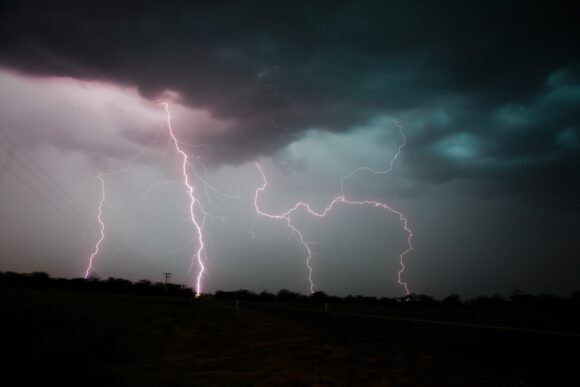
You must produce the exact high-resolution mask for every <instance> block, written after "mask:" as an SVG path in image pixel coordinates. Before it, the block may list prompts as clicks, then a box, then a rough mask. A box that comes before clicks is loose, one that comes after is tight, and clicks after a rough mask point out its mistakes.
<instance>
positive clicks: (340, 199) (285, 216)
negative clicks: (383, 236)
mask: <svg viewBox="0 0 580 387" xmlns="http://www.w3.org/2000/svg"><path fill="white" fill-rule="evenodd" d="M393 122H394V124H395V126H396V127H397V128H398V129H399V133H400V135H401V137H402V139H403V140H402V142H401V144H400V145H399V147H398V148H397V151H396V152H395V154H394V155H393V157H392V158H391V160H390V162H389V167H388V168H387V169H385V170H382V171H379V170H375V169H373V168H370V167H358V168H356V169H354V170H352V171H351V172H349V173H348V174H347V175H345V176H344V177H342V178H341V179H340V187H341V195H339V196H336V197H335V198H333V199H332V200H331V201H330V202H329V204H328V205H327V206H326V207H325V208H324V209H323V210H322V211H316V210H314V209H313V208H312V206H311V205H310V204H308V203H305V202H303V201H299V202H297V203H296V204H295V205H294V206H293V207H291V208H289V209H288V210H286V211H285V212H282V213H280V214H270V213H266V212H264V211H262V210H261V209H260V206H259V205H258V197H259V194H260V193H261V192H263V191H264V190H265V189H266V187H267V185H268V182H267V180H266V176H265V174H264V171H263V169H262V167H261V165H260V164H259V163H257V162H256V163H255V165H256V168H257V169H258V172H259V173H260V175H261V177H262V185H261V186H260V187H258V188H257V189H256V191H255V195H254V207H255V210H256V213H257V214H258V215H261V216H264V217H267V218H270V219H277V220H284V221H285V222H286V224H287V225H288V227H289V228H290V230H291V231H292V232H293V233H294V234H295V235H296V237H297V239H298V241H299V242H300V243H301V244H302V246H303V247H304V249H305V250H306V266H307V267H308V281H309V283H310V293H313V292H314V287H315V286H314V282H313V280H312V275H313V269H312V265H311V261H312V251H311V249H310V246H309V245H308V243H307V242H306V241H305V240H304V236H303V234H302V233H301V232H300V230H299V229H298V228H296V226H294V225H293V224H292V214H293V213H294V212H296V211H298V210H299V209H303V210H305V211H306V212H307V213H308V214H310V215H311V216H314V217H317V218H324V217H326V215H327V214H328V213H329V212H330V211H331V210H332V209H333V208H334V207H335V206H336V205H337V204H346V205H358V206H373V207H375V208H381V209H383V210H386V211H388V212H390V213H392V214H395V215H397V216H398V217H399V221H400V222H401V224H402V228H403V230H404V231H405V233H406V234H407V247H406V249H405V250H404V251H403V252H401V253H400V254H399V265H400V269H399V271H398V273H397V282H398V284H399V285H400V286H401V287H403V289H404V290H405V293H406V295H409V294H410V291H409V286H408V283H407V282H405V281H404V280H403V274H404V272H405V257H406V255H407V254H409V253H410V252H411V251H413V244H412V239H413V237H414V234H413V231H412V229H411V227H410V226H409V222H408V220H407V217H406V216H405V214H404V213H403V212H401V211H399V210H397V209H395V208H393V207H392V206H391V205H389V204H388V203H384V202H380V201H375V200H351V199H348V198H347V197H346V195H345V193H344V183H345V182H346V181H347V180H348V179H349V178H350V177H352V176H353V175H354V174H355V173H358V172H360V171H369V172H371V173H374V174H381V175H386V174H388V173H389V172H391V170H392V169H393V166H394V163H395V161H396V160H397V159H398V158H399V156H400V154H401V151H402V149H403V147H404V146H405V145H406V143H407V137H406V136H405V133H404V130H403V127H402V126H401V125H399V123H398V122H397V121H395V120H393Z"/></svg>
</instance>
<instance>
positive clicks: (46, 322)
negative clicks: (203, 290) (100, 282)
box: [0, 289, 580, 386]
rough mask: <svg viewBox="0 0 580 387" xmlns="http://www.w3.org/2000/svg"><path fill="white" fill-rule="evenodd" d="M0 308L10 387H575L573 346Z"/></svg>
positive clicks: (438, 329) (568, 337) (112, 308)
mask: <svg viewBox="0 0 580 387" xmlns="http://www.w3.org/2000/svg"><path fill="white" fill-rule="evenodd" d="M0 301H1V303H2V330H1V332H2V333H1V335H2V354H3V357H4V359H3V362H2V364H3V374H4V375H5V376H4V380H6V379H8V378H10V380H12V381H13V382H12V384H11V385H23V384H29V383H33V382H36V383H42V384H44V385H47V384H48V383H58V384H60V385H62V384H75V385H79V386H80V385H121V384H122V385H150V386H154V385H264V386H265V385H317V386H335V385H377V386H379V385H380V386H398V385H403V386H423V385H433V386H467V385H469V386H510V385H549V384H552V383H555V384H557V385H565V384H566V381H568V382H569V384H570V385H573V384H574V383H573V381H572V380H571V379H570V378H571V377H572V376H574V373H573V372H572V371H571V370H572V368H570V367H572V365H573V364H574V361H573V356H574V355H564V351H566V350H571V349H572V350H573V349H575V348H578V344H580V337H579V336H577V335H574V334H564V335H555V334H543V333H532V332H527V331H518V330H517V329H516V330H498V329H484V328H477V327H473V326H461V325H446V324H434V323H429V322H421V321H416V319H415V317H416V316H412V317H413V319H415V320H413V319H411V320H408V319H405V317H404V316H397V318H398V319H386V318H384V317H386V316H384V315H383V316H374V317H373V316H363V315H362V314H361V313H358V314H356V313H355V314H347V313H345V312H344V311H334V312H328V313H325V312H324V311H323V310H313V309H311V310H307V309H306V308H297V307H296V306H295V305H294V306H293V307H292V306H291V305H290V306H289V305H283V304H272V303H270V304H268V303H259V302H253V303H246V302H241V303H240V308H239V309H238V310H236V309H235V308H234V307H233V305H232V304H229V303H228V302H223V301H217V300H215V299H211V298H203V299H190V298H184V297H181V298H179V297H161V296H139V295H123V294H113V293H103V292H80V291H70V290H40V289H37V290H23V289H19V290H6V289H3V291H2V293H1V295H0ZM572 353H573V352H572ZM566 361H567V362H568V363H567V364H566ZM556 379H558V380H559V381H556ZM549 381H551V382H552V383H549ZM555 384H552V385H555ZM3 385H6V384H4V383H3ZM9 385H10V384H9Z"/></svg>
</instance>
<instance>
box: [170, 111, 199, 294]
mask: <svg viewBox="0 0 580 387" xmlns="http://www.w3.org/2000/svg"><path fill="white" fill-rule="evenodd" d="M160 104H161V106H163V108H164V109H165V113H166V114H167V130H168V132H169V136H170V140H171V142H172V143H173V146H174V147H175V150H176V152H177V153H178V155H179V156H180V157H181V173H182V175H183V184H184V185H185V191H186V193H187V196H188V197H189V216H190V219H191V223H192V224H193V226H194V228H195V231H196V233H197V250H196V251H195V253H194V255H193V256H192V258H191V266H190V267H192V266H193V265H194V263H197V265H198V267H199V272H198V274H197V278H196V287H195V291H196V296H198V297H199V296H200V295H201V291H202V289H201V280H202V278H203V273H204V272H205V266H204V264H203V261H204V259H205V258H206V255H205V245H204V240H203V239H204V238H203V223H204V221H205V211H204V209H203V206H202V205H201V203H200V201H199V200H198V199H197V198H196V196H195V195H194V192H195V188H194V187H193V185H192V184H191V183H190V179H189V175H188V173H187V167H188V166H189V165H190V163H189V156H188V155H187V153H185V152H184V151H183V150H182V149H181V147H180V142H179V140H177V137H175V133H174V132H173V128H172V126H171V113H170V112H169V104H168V103H167V102H161V103H160ZM196 206H197V208H199V212H201V213H202V219H201V221H200V220H199V219H198V217H197V215H196V211H195V208H196Z"/></svg>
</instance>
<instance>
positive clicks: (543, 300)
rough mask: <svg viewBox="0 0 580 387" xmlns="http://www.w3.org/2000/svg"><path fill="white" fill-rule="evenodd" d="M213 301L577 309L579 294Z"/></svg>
mask: <svg viewBox="0 0 580 387" xmlns="http://www.w3.org/2000/svg"><path fill="white" fill-rule="evenodd" d="M214 297H215V298H218V299H223V300H233V299H237V300H245V301H289V302H328V303H333V304H340V303H348V304H367V305H385V306H395V305H398V306H425V307H429V306H434V307H435V306H441V305H446V306H477V307H483V306H489V307H494V308H496V307H502V306H506V307H513V306H522V307H574V308H578V307H580V291H574V292H572V293H571V294H570V296H569V297H559V296H554V295H550V294H541V295H537V296H535V295H530V294H525V293H524V292H522V291H521V290H519V289H514V290H513V292H512V293H511V295H510V296H509V297H507V298H504V297H501V296H499V295H493V296H483V295H482V296H479V297H476V298H471V299H466V300H462V299H461V297H460V296H459V295H457V294H452V295H450V296H448V297H445V298H443V299H442V300H437V299H435V298H433V297H431V296H428V295H425V294H410V295H408V296H403V297H396V298H389V297H380V298H379V297H369V296H360V295H348V296H346V297H337V296H331V295H328V294H326V293H325V292H322V291H318V292H315V293H313V294H311V295H308V296H307V295H304V294H300V293H296V292H292V291H290V290H286V289H282V290H280V291H278V292H277V293H270V292H268V291H266V290H265V291H262V292H260V293H255V292H252V291H249V290H243V289H242V290H237V291H217V292H215V293H214Z"/></svg>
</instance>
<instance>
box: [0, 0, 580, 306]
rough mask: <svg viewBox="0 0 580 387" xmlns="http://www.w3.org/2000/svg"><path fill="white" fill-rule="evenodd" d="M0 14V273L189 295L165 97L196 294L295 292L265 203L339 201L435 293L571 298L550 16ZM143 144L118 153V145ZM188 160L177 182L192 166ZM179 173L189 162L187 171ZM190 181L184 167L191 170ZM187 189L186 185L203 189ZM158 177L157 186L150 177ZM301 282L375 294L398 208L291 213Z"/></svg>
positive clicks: (555, 40) (566, 19)
mask: <svg viewBox="0 0 580 387" xmlns="http://www.w3.org/2000/svg"><path fill="white" fill-rule="evenodd" d="M165 3H166V2H161V1H160V2H153V1H135V2H116V1H115V2H113V1H111V2H106V1H82V2H78V1H70V2H61V1H56V2H54V1H51V2H48V1H46V2H45V1H39V2H29V1H3V2H2V3H1V4H0V129H1V132H0V270H3V271H9V270H11V271H22V272H31V271H46V272H48V273H50V274H51V275H54V276H63V277H79V276H82V274H83V273H84V270H85V268H86V265H87V259H88V256H89V255H90V253H91V251H92V249H93V248H94V245H95V243H96V241H97V239H98V236H99V235H98V231H99V227H98V222H97V212H96V209H97V206H98V203H99V200H100V193H101V191H100V185H99V180H98V178H97V175H98V173H99V172H103V173H107V172H113V171H118V170H120V169H123V168H125V166H127V165H128V163H129V162H130V160H132V159H133V158H134V156H136V155H139V157H137V158H134V161H133V162H132V163H131V164H130V165H129V166H128V168H126V169H125V170H123V172H121V173H118V174H115V175H110V176H105V182H106V189H107V200H106V201H105V202H104V206H103V214H102V219H103V221H104V223H105V224H106V232H105V242H104V243H103V244H102V249H101V251H100V252H99V254H98V255H97V256H96V257H95V261H94V265H93V274H94V275H98V276H99V277H102V278H107V277H109V276H115V277H123V278H128V279H131V280H137V279H142V278H147V279H150V280H153V281H161V280H162V279H163V277H162V273H163V272H171V273H173V277H172V280H173V281H174V282H176V283H184V284H187V285H188V286H192V285H194V277H195V276H196V273H197V271H198V268H197V267H196V266H195V265H194V266H192V267H191V269H190V259H191V256H192V253H193V252H194V251H195V250H196V248H197V243H196V240H197V239H196V238H197V237H196V234H195V229H194V228H193V227H192V224H191V221H190V220H189V212H188V206H189V202H188V197H187V194H186V191H185V187H184V185H183V182H182V179H180V165H181V164H180V163H181V161H180V158H179V157H178V155H177V154H176V153H175V150H174V148H171V147H168V144H169V142H168V140H169V137H168V132H167V124H166V121H165V119H166V116H165V111H164V109H163V106H161V105H160V104H159V102H160V101H167V102H168V103H169V109H170V111H171V114H172V118H173V120H172V124H173V128H174V130H175V134H176V136H177V137H178V138H179V141H181V142H182V144H183V147H184V150H186V151H187V153H188V155H189V157H190V158H191V160H192V166H191V167H189V170H188V173H189V174H190V176H191V179H192V181H193V183H194V185H195V188H196V191H195V194H196V195H197V196H198V197H199V199H200V203H201V204H203V206H204V208H205V210H206V212H207V216H206V221H205V232H204V238H205V242H206V248H207V256H206V257H205V264H206V272H205V274H204V279H203V283H204V289H203V290H204V291H208V292H212V291H215V290H220V289H222V290H230V289H239V288H245V289H250V290H254V291H261V290H263V289H268V290H270V291H277V290H278V289H281V288H286V289H290V290H293V291H298V292H302V293H308V291H309V290H308V280H307V275H308V273H307V269H306V266H305V261H304V257H305V255H304V254H305V252H304V249H303V248H302V246H301V245H300V244H299V243H298V242H297V240H296V236H295V235H294V234H293V233H292V232H291V230H290V229H289V228H288V226H287V225H286V224H285V222H284V221H283V220H282V221H277V220H274V219H268V218H264V217H261V216H258V215H257V214H256V211H255V209H254V193H255V191H256V189H257V188H258V187H260V186H261V184H262V180H261V177H260V174H259V171H258V170H257V169H256V166H255V164H254V163H255V161H258V162H259V163H260V165H262V167H263V170H264V173H265V174H266V176H267V178H268V183H269V184H268V186H267V188H266V189H265V190H264V192H262V193H261V194H260V205H261V207H262V209H263V210H265V211H267V212H271V213H281V212H284V211H285V210H286V209H288V208H290V207H292V206H293V205H294V204H295V203H296V202H297V201H299V200H304V201H307V202H309V203H311V204H312V205H313V206H314V207H316V208H317V209H323V208H324V207H325V206H326V205H327V204H328V202H329V201H330V200H331V199H332V198H333V197H335V196H336V195H338V194H339V193H340V178H341V177H342V176H344V175H346V174H347V173H349V172H350V171H352V170H353V169H355V168H357V167H360V166H367V167H370V168H374V169H377V170H385V169H387V168H388V166H389V162H390V160H391V159H392V157H393V155H394V154H395V153H396V151H397V149H398V147H399V146H400V145H401V141H402V137H401V135H400V133H399V131H398V128H397V127H396V125H395V121H394V120H396V122H398V123H399V124H400V125H401V127H402V128H404V133H405V135H406V138H407V142H406V144H405V146H404V147H403V148H402V152H401V154H400V157H398V159H397V160H396V162H395V164H394V168H393V170H392V171H391V172H390V173H389V174H387V175H374V174H372V173H369V172H368V171H361V172H359V173H357V174H356V175H354V176H353V177H352V178H351V179H349V180H348V182H347V183H346V185H345V193H347V195H348V196H349V197H350V198H352V199H353V200H379V201H383V202H387V203H389V204H390V205H392V206H393V207H394V208H396V209H398V210H400V211H402V212H403V213H404V214H405V215H406V217H407V219H408V221H409V225H410V226H411V228H412V230H413V233H414V238H413V241H412V242H413V245H414V250H413V251H412V252H410V253H409V254H408V255H407V256H406V257H405V263H406V268H405V272H404V274H403V278H404V280H405V281H406V282H408V284H409V288H410V290H411V291H412V292H415V293H426V294H430V295H434V296H437V297H442V296H445V295H448V294H450V293H459V294H461V295H463V296H474V295H478V294H482V293H485V294H492V293H499V294H507V293H509V292H511V290H512V289H514V288H519V289H522V290H524V291H527V292H531V293H542V292H546V293H556V294H567V293H569V292H570V291H571V290H573V289H577V288H580V247H579V243H578V242H579V241H580V205H579V199H578V198H579V197H580V182H579V178H580V173H579V172H578V171H579V168H580V50H579V47H580V28H579V27H578V26H579V25H580V23H579V19H578V14H579V13H578V11H577V10H576V9H575V7H574V6H573V3H574V2H558V1H551V2H543V3H541V4H540V3H538V4H536V3H535V2H530V1H486V2H478V3H477V4H476V3H475V2H460V1H457V2H449V1H431V2H423V1H382V2H379V1H377V2H359V1H356V2H355V1H352V2H340V1H331V2H315V1H312V2H310V1H305V2H298V1H289V2H272V1H270V2H267V1H264V2H251V1H244V2H241V1H233V2H217V1H213V2H185V1H184V2H178V1H176V2H167V3H171V4H165ZM144 147H147V149H146V150H145V151H144V152H142V153H140V152H141V150H143V149H144ZM193 167H195V171H194V170H193ZM196 171H197V172H196ZM196 174H197V176H196ZM204 182H205V183H204ZM156 183H161V184H156ZM293 224H294V225H295V226H296V227H298V228H299V229H300V230H301V232H302V233H303V235H304V237H305V239H306V240H307V242H308V243H309V245H310V246H311V248H312V250H313V253H314V258H313V260H312V266H313V270H314V272H313V278H314V281H315V283H316V289H315V290H324V291H325V292H327V293H331V294H337V295H346V294H365V295H375V296H389V297H397V296H401V295H403V294H404V291H403V289H402V288H401V286H399V284H397V271H398V270H399V261H398V259H399V254H400V253H401V252H402V251H404V250H405V248H406V237H407V235H406V234H405V232H404V230H403V229H402V227H401V222H400V221H399V218H398V217H397V216H395V215H394V214H392V213H388V212H384V211H379V210H377V209H375V208H372V207H368V206H366V207H364V206H363V207H360V206H339V207H337V208H336V209H333V211H332V212H331V213H329V215H328V216H327V217H326V218H325V219H317V218H313V217H311V216H308V215H307V214H306V213H305V212H303V211H297V213H296V215H295V216H293Z"/></svg>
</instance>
